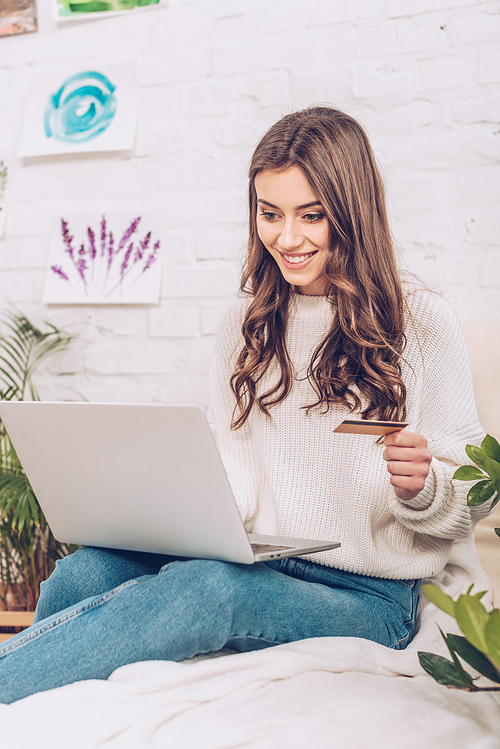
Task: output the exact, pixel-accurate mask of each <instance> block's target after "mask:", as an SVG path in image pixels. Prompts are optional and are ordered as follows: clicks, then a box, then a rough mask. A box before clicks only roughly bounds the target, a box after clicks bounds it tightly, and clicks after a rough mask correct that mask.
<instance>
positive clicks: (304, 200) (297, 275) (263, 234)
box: [255, 165, 330, 296]
mask: <svg viewBox="0 0 500 749" xmlns="http://www.w3.org/2000/svg"><path fill="white" fill-rule="evenodd" d="M255 189H256V192H257V203H258V212H257V232H258V235H259V238H260V240H261V242H262V244H263V245H264V246H265V247H266V249H267V250H269V252H270V253H271V255H272V256H273V258H274V259H275V260H276V262H277V264H278V267H279V269H280V271H281V273H282V274H283V278H284V279H285V280H286V281H287V282H288V283H289V284H291V285H292V286H293V287H294V288H295V289H296V291H299V292H300V293H301V294H311V295H314V296H315V295H321V294H324V293H325V289H326V286H327V277H326V275H325V266H326V261H327V258H328V248H329V235H330V231H329V225H328V221H327V220H326V216H325V213H324V210H323V208H322V206H321V203H320V201H319V200H318V198H317V196H316V195H315V194H314V193H313V191H312V189H311V186H310V184H309V182H308V181H307V179H306V178H305V176H304V173H303V172H302V171H301V170H300V169H299V167H298V166H295V165H294V166H291V167H290V168H289V169H287V170H286V171H283V172H280V171H274V170H269V169H265V170H263V171H262V172H259V174H258V175H257V176H256V178H255Z"/></svg>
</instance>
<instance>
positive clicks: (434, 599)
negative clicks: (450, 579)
mask: <svg viewBox="0 0 500 749" xmlns="http://www.w3.org/2000/svg"><path fill="white" fill-rule="evenodd" d="M422 592H423V593H425V595H426V596H427V598H428V599H429V601H430V602H431V603H433V604H434V606H437V607H438V609H441V611H444V612H445V613H446V614H449V615H450V616H453V617H455V602H454V600H453V598H452V597H451V596H449V595H447V594H446V593H443V591H442V590H441V589H440V588H438V587H436V586H435V585H423V586H422Z"/></svg>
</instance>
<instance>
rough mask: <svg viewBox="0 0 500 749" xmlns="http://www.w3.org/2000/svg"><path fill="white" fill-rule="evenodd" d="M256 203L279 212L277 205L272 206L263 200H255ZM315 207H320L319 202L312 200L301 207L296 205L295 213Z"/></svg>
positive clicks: (272, 204)
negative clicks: (263, 204)
mask: <svg viewBox="0 0 500 749" xmlns="http://www.w3.org/2000/svg"><path fill="white" fill-rule="evenodd" d="M257 202H258V203H265V204H266V205H268V206H270V208H276V210H278V211H279V208H278V206H277V205H274V203H270V202H269V201H268V200H263V199H262V198H257ZM315 205H321V201H319V200H313V201H312V203H303V205H298V206H297V208H296V210H297V211H303V210H304V208H312V207H313V206H315Z"/></svg>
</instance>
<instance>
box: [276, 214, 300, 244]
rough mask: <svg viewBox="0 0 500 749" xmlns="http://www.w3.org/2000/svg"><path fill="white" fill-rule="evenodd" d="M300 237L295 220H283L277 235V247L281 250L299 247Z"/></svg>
mask: <svg viewBox="0 0 500 749" xmlns="http://www.w3.org/2000/svg"><path fill="white" fill-rule="evenodd" d="M302 239H303V238H302V235H301V233H300V227H298V226H297V224H296V223H295V221H285V223H284V225H283V230H282V232H281V234H280V235H279V237H278V247H279V248H280V249H281V250H292V249H294V248H297V247H300V245H301V244H302Z"/></svg>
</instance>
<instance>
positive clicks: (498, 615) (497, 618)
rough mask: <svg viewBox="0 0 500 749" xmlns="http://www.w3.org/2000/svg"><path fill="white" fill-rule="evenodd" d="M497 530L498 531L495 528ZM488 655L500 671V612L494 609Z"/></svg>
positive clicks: (487, 632) (488, 633) (488, 632)
mask: <svg viewBox="0 0 500 749" xmlns="http://www.w3.org/2000/svg"><path fill="white" fill-rule="evenodd" d="M495 530H498V529H497V528H495ZM484 634H485V640H486V654H487V656H488V658H491V660H492V661H493V663H494V664H495V666H496V667H497V668H498V669H500V611H499V610H498V609H493V611H491V612H490V619H489V622H488V623H487V624H486V629H485V633H484Z"/></svg>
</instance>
